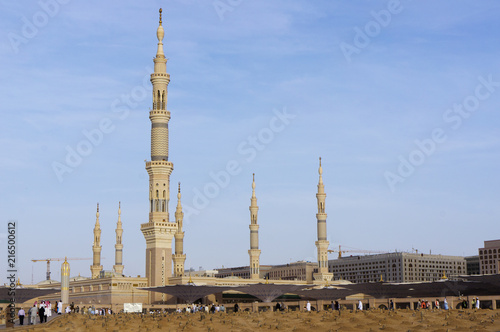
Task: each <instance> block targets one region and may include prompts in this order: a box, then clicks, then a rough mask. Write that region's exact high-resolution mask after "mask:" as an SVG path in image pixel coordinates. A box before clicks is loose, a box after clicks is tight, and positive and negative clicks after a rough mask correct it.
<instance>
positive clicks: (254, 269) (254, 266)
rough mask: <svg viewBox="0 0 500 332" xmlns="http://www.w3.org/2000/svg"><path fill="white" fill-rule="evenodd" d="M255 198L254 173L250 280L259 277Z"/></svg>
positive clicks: (251, 211)
mask: <svg viewBox="0 0 500 332" xmlns="http://www.w3.org/2000/svg"><path fill="white" fill-rule="evenodd" d="M258 211H259V207H258V206H257V197H256V196H255V173H254V174H253V180H252V198H250V226H249V228H250V250H248V255H250V279H259V277H260V260H259V259H260V249H259V225H258V224H257V212H258Z"/></svg>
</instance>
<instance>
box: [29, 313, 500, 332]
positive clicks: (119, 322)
mask: <svg viewBox="0 0 500 332" xmlns="http://www.w3.org/2000/svg"><path fill="white" fill-rule="evenodd" d="M22 329H23V330H25V331H26V330H29V331H37V332H39V331H47V332H52V331H72V332H73V331H109V332H115V331H116V332H118V331H120V332H122V331H123V332H128V331H130V332H132V331H249V332H250V331H258V330H281V331H297V332H299V331H304V332H305V331H307V332H311V331H379V330H383V331H443V332H446V331H500V311H492V310H479V311H472V310H466V311H461V310H454V311H437V310H436V311H424V312H419V311H416V312H414V311H409V310H397V311H391V312H389V311H382V310H376V311H375V310H374V311H363V312H351V311H342V312H340V313H339V312H333V311H323V312H293V311H292V312H278V313H276V312H261V313H250V312H240V313H236V314H234V313H232V314H227V313H225V314H222V313H216V314H206V313H196V314H186V313H183V314H165V315H163V314H162V315H156V316H153V315H144V316H141V315H138V314H117V315H112V316H83V315H81V314H71V315H64V316H62V317H60V318H58V319H56V320H54V321H53V322H49V324H48V325H45V326H43V325H37V326H36V327H35V328H33V327H31V328H29V329H27V328H26V327H24V328H22Z"/></svg>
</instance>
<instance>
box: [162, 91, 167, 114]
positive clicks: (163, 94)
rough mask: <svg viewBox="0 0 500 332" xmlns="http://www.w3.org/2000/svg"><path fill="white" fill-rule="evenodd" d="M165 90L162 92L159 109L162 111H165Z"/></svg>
mask: <svg viewBox="0 0 500 332" xmlns="http://www.w3.org/2000/svg"><path fill="white" fill-rule="evenodd" d="M165 102H166V100H165V90H163V93H162V95H161V109H162V110H164V109H165Z"/></svg>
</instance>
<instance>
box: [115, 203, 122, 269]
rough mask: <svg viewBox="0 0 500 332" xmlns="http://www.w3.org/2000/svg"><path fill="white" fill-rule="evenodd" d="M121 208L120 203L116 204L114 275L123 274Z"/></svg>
mask: <svg viewBox="0 0 500 332" xmlns="http://www.w3.org/2000/svg"><path fill="white" fill-rule="evenodd" d="M121 215H122V206H121V202H118V221H117V222H116V230H115V233H116V244H115V265H114V266H113V270H115V272H116V273H119V274H122V273H123V244H122V234H123V229H122V217H121Z"/></svg>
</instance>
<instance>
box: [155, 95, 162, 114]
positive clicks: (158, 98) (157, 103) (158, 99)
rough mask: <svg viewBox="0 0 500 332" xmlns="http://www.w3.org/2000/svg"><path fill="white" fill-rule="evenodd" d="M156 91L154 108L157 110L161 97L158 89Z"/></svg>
mask: <svg viewBox="0 0 500 332" xmlns="http://www.w3.org/2000/svg"><path fill="white" fill-rule="evenodd" d="M157 92H158V95H157V97H156V102H155V104H156V109H157V110H159V109H160V100H161V99H160V90H158V91H157Z"/></svg>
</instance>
